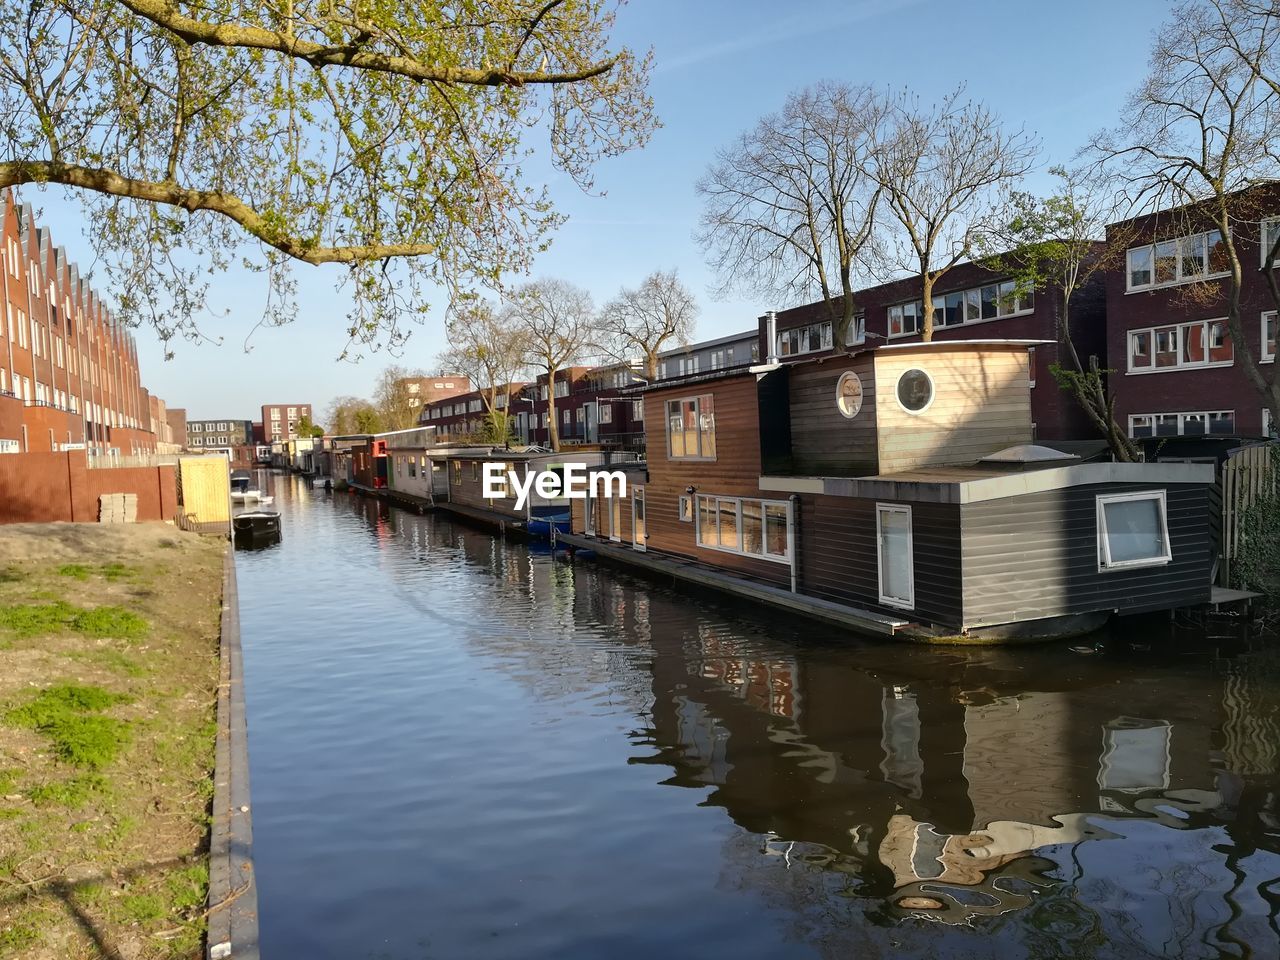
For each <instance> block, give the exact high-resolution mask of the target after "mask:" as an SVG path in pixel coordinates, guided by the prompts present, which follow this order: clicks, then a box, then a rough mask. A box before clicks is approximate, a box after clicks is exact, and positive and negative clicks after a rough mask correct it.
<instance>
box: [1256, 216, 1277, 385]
mask: <svg viewBox="0 0 1280 960" xmlns="http://www.w3.org/2000/svg"><path fill="white" fill-rule="evenodd" d="M1277 223H1278V224H1280V221H1277ZM1275 358H1276V313H1275V311H1274V310H1273V311H1271V312H1270V313H1264V314H1263V315H1262V356H1261V358H1260V362H1261V363H1271V362H1272V361H1274V360H1275Z"/></svg>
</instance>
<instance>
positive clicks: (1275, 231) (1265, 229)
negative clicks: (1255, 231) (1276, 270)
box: [1258, 217, 1280, 270]
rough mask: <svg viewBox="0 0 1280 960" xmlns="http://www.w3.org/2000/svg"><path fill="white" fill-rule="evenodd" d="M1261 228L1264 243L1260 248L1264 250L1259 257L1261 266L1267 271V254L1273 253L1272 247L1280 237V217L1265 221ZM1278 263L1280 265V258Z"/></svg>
mask: <svg viewBox="0 0 1280 960" xmlns="http://www.w3.org/2000/svg"><path fill="white" fill-rule="evenodd" d="M1260 226H1261V234H1262V243H1261V244H1259V246H1260V247H1261V248H1262V249H1261V250H1260V251H1259V254H1258V257H1259V265H1260V266H1261V267H1262V269H1264V270H1265V269H1266V268H1267V254H1269V253H1270V252H1271V246H1272V244H1274V243H1275V242H1276V237H1277V235H1280V217H1272V218H1270V219H1269V220H1263V221H1262V223H1261V225H1260ZM1276 263H1277V264H1278V265H1280V258H1277V260H1276Z"/></svg>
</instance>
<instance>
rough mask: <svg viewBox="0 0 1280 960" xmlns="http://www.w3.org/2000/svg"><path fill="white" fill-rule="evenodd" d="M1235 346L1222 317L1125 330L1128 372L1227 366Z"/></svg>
mask: <svg viewBox="0 0 1280 960" xmlns="http://www.w3.org/2000/svg"><path fill="white" fill-rule="evenodd" d="M1234 360H1235V349H1234V347H1233V346H1232V344H1231V335H1230V334H1229V333H1228V331H1227V321H1226V320H1197V321H1195V322H1193V323H1179V324H1170V325H1168V326H1164V327H1147V328H1146V329H1143V330H1130V331H1129V372H1130V373H1151V372H1154V371H1157V370H1185V369H1187V368H1194V367H1214V366H1229V365H1230V364H1231V363H1233V362H1234Z"/></svg>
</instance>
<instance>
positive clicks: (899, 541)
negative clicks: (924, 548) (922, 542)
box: [876, 503, 916, 609]
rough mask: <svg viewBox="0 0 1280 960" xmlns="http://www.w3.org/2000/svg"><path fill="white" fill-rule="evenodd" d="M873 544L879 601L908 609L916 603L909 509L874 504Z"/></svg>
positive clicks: (892, 505) (895, 505)
mask: <svg viewBox="0 0 1280 960" xmlns="http://www.w3.org/2000/svg"><path fill="white" fill-rule="evenodd" d="M876 543H877V558H878V566H879V581H880V602H881V603H884V604H888V605H889V606H892V607H906V608H907V609H911V608H912V607H914V606H915V602H916V600H915V569H914V567H915V558H914V556H913V549H912V543H911V508H910V507H906V506H900V505H897V504H887V503H877V504H876Z"/></svg>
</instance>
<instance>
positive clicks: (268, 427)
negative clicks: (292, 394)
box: [250, 403, 313, 443]
mask: <svg viewBox="0 0 1280 960" xmlns="http://www.w3.org/2000/svg"><path fill="white" fill-rule="evenodd" d="M303 417H306V418H308V419H313V418H312V417H311V404H309V403H266V404H263V405H262V421H261V423H262V442H263V443H280V442H282V441H284V440H296V439H297V438H298V422H299V421H300V420H301V419H302V418H303ZM252 438H253V432H252V426H251V429H250V442H251V443H252V442H253V439H252Z"/></svg>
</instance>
